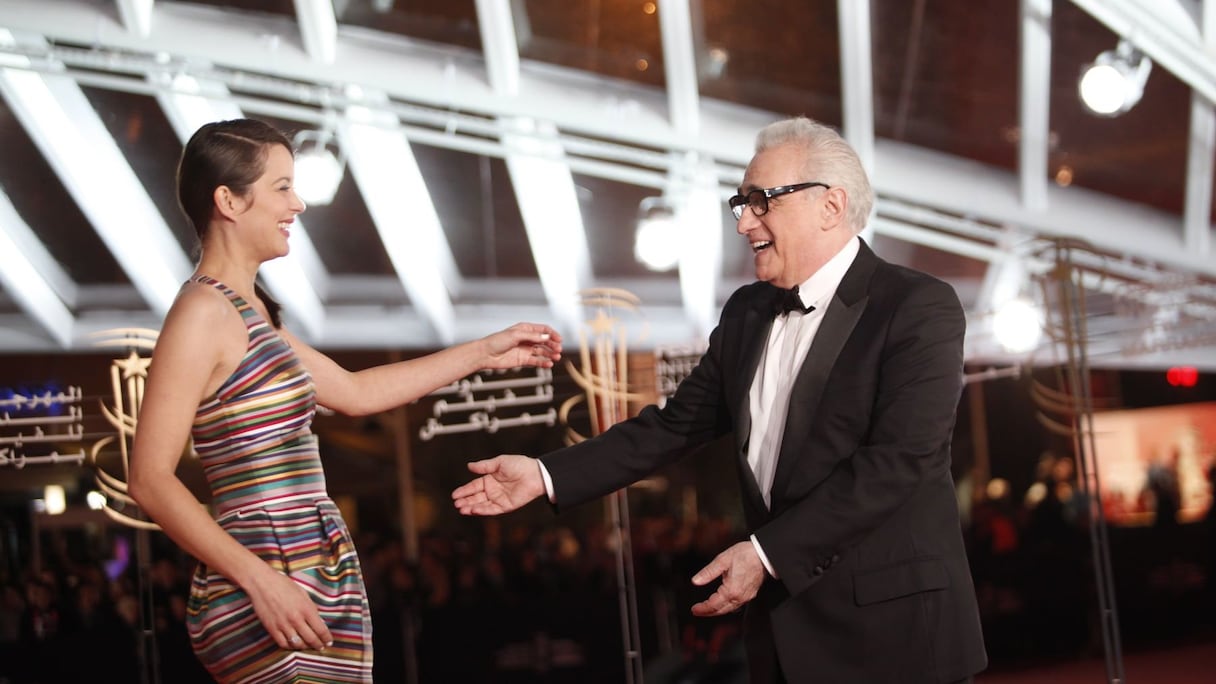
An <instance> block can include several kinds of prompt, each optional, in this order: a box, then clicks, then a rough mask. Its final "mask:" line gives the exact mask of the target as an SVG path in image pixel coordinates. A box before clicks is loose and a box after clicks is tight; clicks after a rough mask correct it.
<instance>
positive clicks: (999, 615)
mask: <svg viewBox="0 0 1216 684" xmlns="http://www.w3.org/2000/svg"><path fill="white" fill-rule="evenodd" d="M1077 477H1078V476H1077V472H1076V468H1075V467H1074V464H1073V462H1072V460H1071V459H1069V458H1067V457H1056V456H1054V455H1051V454H1045V455H1044V457H1043V459H1042V460H1041V462H1040V465H1039V468H1038V471H1037V473H1036V477H1035V479H1034V482H1033V483H1031V484H1030V485H1029V486H1028V487H1026V489H1025V490H1024V491H1021V492H1016V491H1014V488H1013V487H1012V486H1011V485H1010V484H1009V483H1008V482H1007V481H1005V480H1002V479H999V478H998V479H993V480H991V481H990V482H988V483H986V486H985V487H984V488H983V490H982V491H980V492H977V493H976V495H975V496H973V497H970V501H966V502H964V503H969V504H970V505H969V513H970V515H969V516H968V523H967V527H966V529H965V530H964V533H965V536H966V538H967V541H968V544H969V556H970V560H971V565H972V572H973V575H974V578H975V582H976V588H977V591H978V594H979V598H980V606H981V613H982V618H983V622H984V629H985V637H986V639H987V642H988V648H989V653H990V656H991V659H992V663H993V667H996V668H999V667H1001V666H1002V665H1008V664H1014V663H1019V662H1026V661H1027V660H1028V659H1048V658H1069V657H1076V656H1080V655H1095V654H1098V653H1101V649H1102V630H1101V625H1100V624H1099V622H1098V617H1097V616H1098V612H1097V608H1096V601H1097V594H1098V592H1097V591H1096V589H1095V582H1094V554H1093V550H1092V549H1093V547H1092V535H1091V527H1092V526H1091V520H1090V518H1091V507H1090V505H1089V502H1088V501H1087V499H1085V497H1084V495H1083V494H1082V492H1083V491H1084V489H1085V488H1084V487H1081V486H1080V485H1079V483H1078V479H1077ZM1208 477H1213V472H1212V471H1211V470H1209V471H1208ZM1170 483H1171V478H1170V476H1169V473H1168V471H1167V472H1165V473H1150V474H1148V475H1146V487H1145V492H1144V493H1143V496H1142V497H1139V503H1137V504H1136V505H1137V506H1141V507H1143V508H1144V509H1145V510H1146V511H1147V512H1148V517H1147V518H1144V519H1142V520H1140V521H1139V523H1138V524H1135V525H1128V524H1124V522H1126V521H1125V520H1123V521H1121V522H1120V524H1114V523H1112V524H1111V525H1110V527H1109V529H1108V535H1107V542H1108V546H1109V549H1110V554H1111V559H1112V565H1113V569H1114V577H1115V585H1116V586H1115V589H1116V595H1117V597H1118V606H1117V609H1118V611H1119V616H1120V625H1121V631H1122V634H1123V638H1124V645H1125V647H1128V646H1130V647H1133V648H1134V647H1136V645H1137V644H1144V643H1150V642H1152V641H1153V640H1185V639H1190V638H1207V639H1211V638H1213V634H1216V620H1214V619H1213V617H1212V616H1213V615H1216V579H1214V578H1216V569H1214V566H1213V563H1214V562H1216V512H1213V511H1212V510H1210V509H1209V511H1208V513H1207V515H1206V517H1204V518H1201V519H1190V520H1180V519H1179V516H1178V511H1177V505H1176V500H1175V499H1174V498H1173V497H1172V494H1171V492H1172V490H1171V484H1170ZM1108 505H1109V504H1108ZM967 507H968V506H965V508H967ZM650 508H652V509H654V510H656V511H662V510H665V507H663V506H652V507H650ZM592 513H593V514H592V515H585V516H582V517H580V518H577V519H569V520H567V518H565V517H562V518H552V519H550V522H549V523H548V524H543V525H541V524H529V523H524V522H521V521H519V520H516V521H513V520H512V519H511V518H510V517H507V518H503V519H498V518H492V519H484V520H480V519H479V520H476V521H464V522H463V526H462V527H461V528H459V529H460V530H462V531H460V532H452V531H446V532H444V533H433V534H427V535H424V536H423V537H422V538H421V539H420V540H419V543H418V546H417V549H416V552H413V551H407V549H406V547H405V544H404V543H403V540H402V537H401V535H400V534H399V532H397V531H394V530H387V529H385V530H376V529H364V530H363V531H362V532H361V533H360V534H359V538H358V539H357V544H358V546H359V549H360V556H361V559H362V563H363V569H364V573H365V578H366V582H367V591H368V598H369V601H370V602H371V607H372V615H373V620H374V632H373V634H374V647H375V653H376V660H375V666H376V681H377V682H384V683H386V684H392V683H394V682H408V681H416V682H457V681H459V682H465V681H495V682H505V683H508V684H509V683H510V682H579V683H580V684H594V683H596V682H612V683H614V684H615V683H617V682H621V681H624V680H625V677H624V672H625V662H626V655H625V653H624V648H623V638H622V608H621V602H620V597H621V591H620V587H621V584H620V576H621V573H622V572H623V566H622V565H621V564H620V563H619V562H618V554H617V549H618V548H619V546H620V541H621V540H620V538H619V537H618V536H617V535H615V534H614V533H613V531H612V528H611V526H609V525H607V524H605V521H604V518H605V516H596V515H594V513H596V511H592ZM108 534H110V535H111V536H113V535H128V536H130V535H133V534H134V533H133V532H131V531H129V530H122V531H120V532H113V531H111V532H110V533H108ZM50 536H52V540H51V543H50V544H49V546H48V547H46V548H44V553H43V555H44V560H43V563H42V565H41V568H40V569H39V570H38V571H37V572H34V571H24V572H20V573H19V574H14V573H11V572H9V573H7V574H0V682H7V683H8V684H46V683H51V682H79V681H113V682H137V681H139V672H140V668H141V667H143V668H147V667H149V666H150V665H151V666H154V667H156V668H157V669H158V671H159V673H160V681H162V682H173V683H174V684H179V683H180V684H191V683H192V682H207V681H210V680H209V679H208V678H207V676H206V673H205V672H204V671H203V670H202V669H201V667H199V666H198V664H197V662H196V661H195V659H194V657H193V654H192V653H191V651H190V647H189V643H188V641H187V636H186V628H185V625H184V618H185V605H186V604H185V599H186V595H187V592H188V587H189V578H190V573H191V572H192V570H193V562H192V561H191V560H190V559H189V558H187V557H185V556H183V555H181V554H180V553H179V552H177V551H176V549H175V548H174V547H173V546H172V545H171V544H168V543H167V542H166V541H164V540H163V539H161V538H160V536H159V535H155V534H154V535H153V540H154V543H153V544H152V553H151V554H150V555H151V556H153V558H154V559H153V560H152V561H151V562H150V563H148V564H147V566H146V568H145V573H146V575H145V577H146V579H145V581H144V582H142V583H141V582H140V581H139V569H140V564H139V563H137V562H136V560H137V559H136V558H135V557H134V556H132V557H131V558H130V559H129V562H128V563H126V565H125V567H123V566H121V565H115V564H114V562H113V561H114V559H113V558H112V557H102V556H104V555H105V553H101V552H99V549H100V547H98V546H96V545H90V544H82V543H80V542H79V540H76V539H73V538H72V537H71V536H70V535H67V534H66V533H61V532H54V533H50ZM741 538H742V531H741V529H740V527H739V525H738V524H737V523H736V522H735V521H732V520H728V519H725V518H720V517H712V516H705V515H704V514H702V515H701V516H700V517H698V518H697V519H696V520H695V521H694V520H681V519H679V518H678V517H676V516H674V515H671V514H667V513H653V514H647V513H646V512H645V511H643V512H639V513H635V516H634V519H633V525H632V546H631V550H632V555H633V568H634V580H635V582H634V586H635V587H636V606H637V624H638V631H639V636H640V641H641V653H642V656H643V658H644V664H645V668H646V680H647V681H648V682H657V683H662V682H670V683H672V684H676V683H680V684H683V683H693V682H742V681H744V679H745V676H744V670H743V662H742V657H743V656H742V649H741V645H740V643H739V627H740V624H739V619H740V616H739V615H737V614H736V615H731V616H727V617H724V618H717V619H713V620H704V619H696V618H693V617H692V616H691V614H690V612H689V608H690V606H691V605H692V604H693V603H695V602H696V601H699V600H701V599H702V598H703V597H704V596H706V595H707V593H708V591H709V589H705V588H700V589H699V588H696V587H693V586H692V584H691V583H690V581H689V578H690V577H691V576H692V575H693V574H694V573H695V572H696V571H697V570H699V569H700V568H701V567H703V566H704V565H705V564H706V563H708V562H709V560H711V559H712V558H713V556H714V555H716V554H717V553H718V552H719V551H721V550H722V549H724V548H726V547H727V546H729V545H730V544H732V543H734V542H735V541H738V540H739V539H741ZM157 539H160V540H159V541H155V540H157ZM124 543H129V542H124ZM104 548H106V549H109V550H111V551H112V549H113V544H110V545H109V546H106V547H104ZM411 555H416V558H410V556H411ZM141 593H142V594H143V596H144V597H145V600H144V601H141V600H140V596H141ZM142 609H147V614H146V615H143V616H141V610H142ZM141 618H142V619H141ZM142 625H147V626H148V627H149V632H148V633H146V634H141V631H140V630H141V626H142ZM141 649H143V655H142V657H141Z"/></svg>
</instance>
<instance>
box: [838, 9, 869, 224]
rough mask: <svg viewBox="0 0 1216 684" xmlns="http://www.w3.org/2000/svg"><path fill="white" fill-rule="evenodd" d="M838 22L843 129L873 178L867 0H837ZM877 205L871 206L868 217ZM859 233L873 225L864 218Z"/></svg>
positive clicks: (846, 137) (867, 172) (862, 164)
mask: <svg viewBox="0 0 1216 684" xmlns="http://www.w3.org/2000/svg"><path fill="white" fill-rule="evenodd" d="M836 12H837V16H838V19H839V24H840V27H839V28H840V90H841V92H840V102H841V108H842V110H843V111H842V112H841V115H842V119H843V122H844V123H843V126H842V127H841V132H842V133H843V135H844V137H845V139H846V140H848V141H849V144H850V145H852V146H853V149H854V150H855V151H856V152H857V157H858V158H859V159H860V160H861V166H862V168H864V169H865V170H866V175H868V176H869V177H870V182H871V183H873V182H874V181H875V174H876V173H877V172H878V169H877V163H878V160H877V157H876V155H875V153H874V67H873V58H872V55H873V47H872V46H871V44H870V40H871V36H870V3H868V2H857V1H856V0H837V2H836ZM875 211H876V207H872V208H871V210H870V218H871V219H872V218H873V217H874V215H875V213H874V212H875ZM861 235H862V237H863V238H865V239H867V240H871V241H873V240H872V238H873V229H871V228H870V227H869V222H867V225H866V228H865V229H864V230H863V231H862V233H861Z"/></svg>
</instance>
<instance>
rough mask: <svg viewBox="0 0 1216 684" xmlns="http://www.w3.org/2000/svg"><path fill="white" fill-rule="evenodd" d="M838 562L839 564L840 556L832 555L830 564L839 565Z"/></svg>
mask: <svg viewBox="0 0 1216 684" xmlns="http://www.w3.org/2000/svg"><path fill="white" fill-rule="evenodd" d="M839 562H840V556H839V555H837V554H832V564H833V565H835V564H836V563H839Z"/></svg>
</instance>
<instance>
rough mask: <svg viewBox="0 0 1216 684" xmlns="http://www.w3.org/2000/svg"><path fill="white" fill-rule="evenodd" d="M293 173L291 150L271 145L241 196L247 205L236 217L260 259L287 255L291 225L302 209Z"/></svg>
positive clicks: (293, 161)
mask: <svg viewBox="0 0 1216 684" xmlns="http://www.w3.org/2000/svg"><path fill="white" fill-rule="evenodd" d="M294 174H295V160H294V159H293V158H292V156H291V152H290V151H288V149H287V148H285V147H283V146H282V145H272V146H271V147H270V150H269V152H268V153H267V158H266V169H265V171H264V172H263V173H262V176H261V178H258V179H257V180H256V181H254V183H253V185H252V186H251V187H250V189H249V195H248V196H247V197H246V198H245V199H246V201H247V202H248V204H247V206H246V208H245V211H244V212H243V213H242V214H241V217H240V218H241V224H242V230H244V231H246V232H245V235H246V236H247V237H248V238H249V240H250V244H252V245H254V246H256V247H257V249H256V251H257V253H258V254H259V255H260V256H261V257H262V258H263V260H265V259H273V258H275V257H281V256H284V255H286V254H287V252H288V249H289V247H288V244H287V239H288V238H289V237H290V236H291V224H292V223H293V222H294V221H295V217H296V215H297V214H299V213H301V212H303V211H304V202H302V201H301V200H300V198H299V196H298V195H296V191H295V186H294V185H293V180H294Z"/></svg>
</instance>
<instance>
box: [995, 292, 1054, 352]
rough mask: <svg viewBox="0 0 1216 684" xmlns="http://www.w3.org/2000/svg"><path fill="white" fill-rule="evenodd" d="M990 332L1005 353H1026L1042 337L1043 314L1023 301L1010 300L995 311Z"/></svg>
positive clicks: (1036, 344)
mask: <svg viewBox="0 0 1216 684" xmlns="http://www.w3.org/2000/svg"><path fill="white" fill-rule="evenodd" d="M992 332H993V334H994V335H996V340H997V342H998V343H1000V345H1001V346H1002V347H1004V348H1005V351H1007V352H1009V353H1011V354H1022V353H1025V352H1028V351H1030V350H1032V349H1034V348H1035V347H1037V346H1038V345H1039V339H1040V338H1041V337H1042V336H1043V312H1042V311H1040V310H1039V308H1038V307H1037V306H1035V305H1034V304H1032V303H1031V302H1029V301H1027V300H1025V299H1020V298H1019V299H1011V300H1009V301H1008V302H1005V304H1003V305H1002V306H1001V307H1000V308H999V309H997V312H996V316H995V318H993V320H992Z"/></svg>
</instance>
